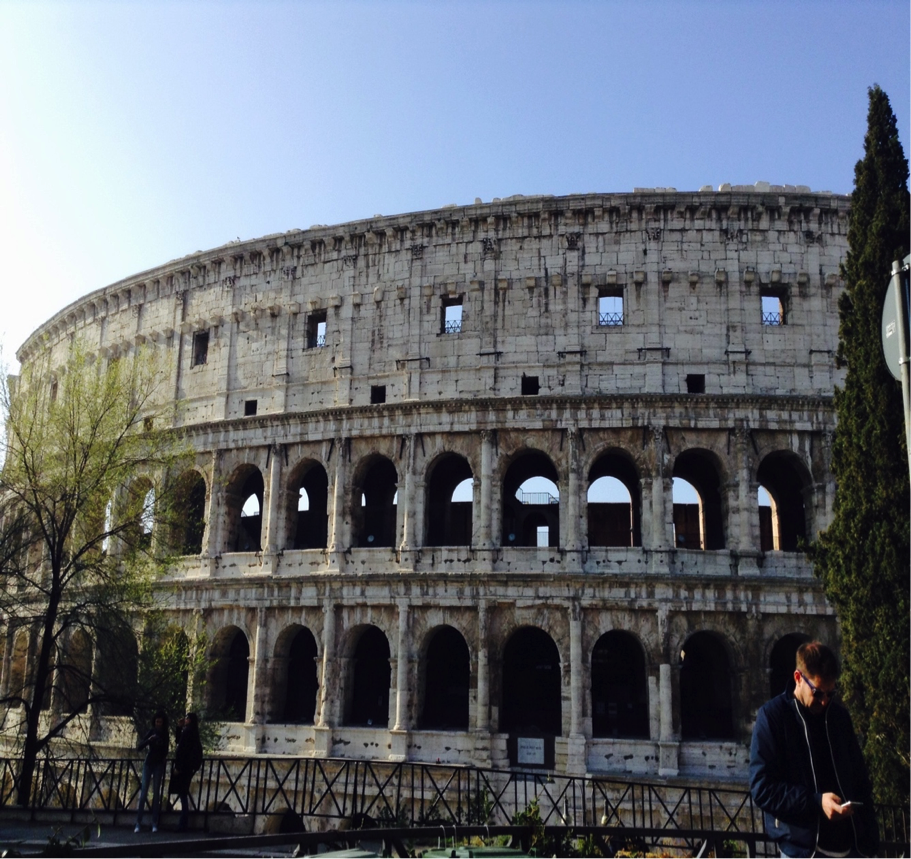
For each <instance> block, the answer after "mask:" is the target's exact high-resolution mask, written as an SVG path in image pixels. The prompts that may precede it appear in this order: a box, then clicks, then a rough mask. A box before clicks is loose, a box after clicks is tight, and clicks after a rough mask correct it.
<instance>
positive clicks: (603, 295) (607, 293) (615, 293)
mask: <svg viewBox="0 0 911 859" xmlns="http://www.w3.org/2000/svg"><path fill="white" fill-rule="evenodd" d="M622 324H623V290H622V289H611V290H603V291H602V292H600V293H599V294H598V325H622Z"/></svg>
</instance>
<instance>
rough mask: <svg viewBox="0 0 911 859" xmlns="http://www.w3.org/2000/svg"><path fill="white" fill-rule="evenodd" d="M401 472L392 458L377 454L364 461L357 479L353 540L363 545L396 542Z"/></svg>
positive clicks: (370, 546) (387, 545) (386, 544)
mask: <svg viewBox="0 0 911 859" xmlns="http://www.w3.org/2000/svg"><path fill="white" fill-rule="evenodd" d="M397 490H398V473H397V472H396V470H395V466H394V465H393V464H392V462H391V461H390V460H388V459H386V457H384V456H376V457H374V458H373V459H371V460H370V461H368V462H367V463H365V464H364V466H363V468H362V469H361V471H360V475H359V478H358V479H356V480H355V483H354V493H353V497H354V499H355V503H353V504H352V511H351V512H352V517H351V518H352V525H353V526H354V543H355V545H357V546H361V547H362V548H377V547H391V546H394V545H395V533H396V515H397V510H396V501H397V498H396V494H397Z"/></svg>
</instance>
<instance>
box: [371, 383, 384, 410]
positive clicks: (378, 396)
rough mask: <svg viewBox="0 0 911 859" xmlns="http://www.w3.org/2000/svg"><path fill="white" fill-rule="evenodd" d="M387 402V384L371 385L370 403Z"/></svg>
mask: <svg viewBox="0 0 911 859" xmlns="http://www.w3.org/2000/svg"><path fill="white" fill-rule="evenodd" d="M385 402H386V386H385V385H371V386H370V403H371V405H374V406H376V405H379V404H380V403H385Z"/></svg>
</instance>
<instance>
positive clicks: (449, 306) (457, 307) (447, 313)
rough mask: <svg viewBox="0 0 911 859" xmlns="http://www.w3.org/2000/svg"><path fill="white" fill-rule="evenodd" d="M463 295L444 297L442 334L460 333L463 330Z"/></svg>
mask: <svg viewBox="0 0 911 859" xmlns="http://www.w3.org/2000/svg"><path fill="white" fill-rule="evenodd" d="M462 298H463V297H462V296H461V295H460V296H458V297H457V298H444V299H443V318H442V327H441V329H440V331H441V333H442V334H459V333H461V331H462Z"/></svg>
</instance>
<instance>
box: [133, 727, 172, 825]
mask: <svg viewBox="0 0 911 859" xmlns="http://www.w3.org/2000/svg"><path fill="white" fill-rule="evenodd" d="M169 745H170V737H169V736H168V717H167V716H166V715H165V714H164V713H163V712H161V711H160V710H159V711H158V712H157V713H156V714H155V718H154V719H152V727H151V728H150V729H149V732H148V733H147V734H146V735H145V737H143V739H142V742H141V743H140V744H139V749H140V751H141V750H142V749H146V750H147V751H146V759H145V763H143V765H142V783H141V784H140V787H139V806H138V807H137V809H136V827H135V829H134V830H133V831H134V832H139V829H140V827H141V826H142V812H143V810H144V809H145V804H146V799H148V795H149V785H150V784H151V785H152V832H158V816H159V813H160V811H161V782H162V780H163V778H164V768H165V760H166V759H167V757H168V746H169Z"/></svg>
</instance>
